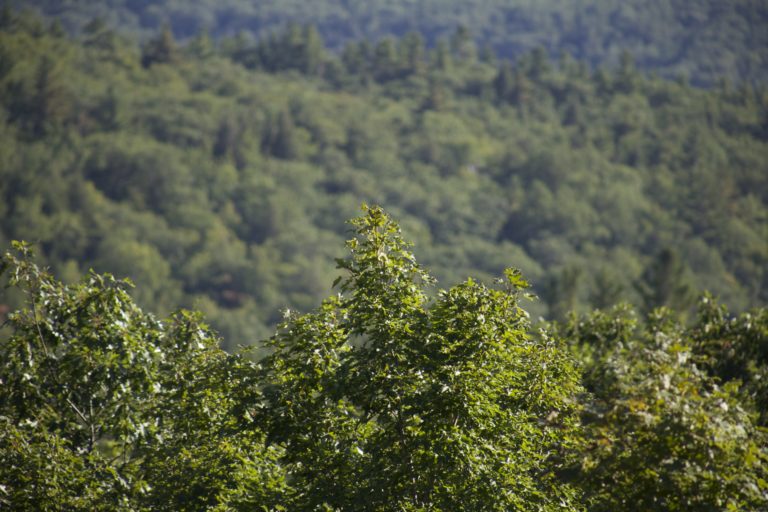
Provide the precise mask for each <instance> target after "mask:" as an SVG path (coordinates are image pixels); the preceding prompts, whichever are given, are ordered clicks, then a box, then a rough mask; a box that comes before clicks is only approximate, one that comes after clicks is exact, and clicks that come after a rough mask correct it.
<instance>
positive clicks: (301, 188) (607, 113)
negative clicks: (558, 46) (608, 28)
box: [0, 11, 768, 344]
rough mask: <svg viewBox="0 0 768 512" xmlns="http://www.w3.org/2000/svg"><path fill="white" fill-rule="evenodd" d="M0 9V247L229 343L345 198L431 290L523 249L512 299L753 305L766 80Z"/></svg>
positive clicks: (292, 276) (511, 258) (272, 299)
mask: <svg viewBox="0 0 768 512" xmlns="http://www.w3.org/2000/svg"><path fill="white" fill-rule="evenodd" d="M0 23H1V25H2V26H1V27H0V29H1V32H0V56H1V58H0V63H1V65H0V119H2V122H1V123H0V246H3V247H5V246H7V245H8V244H9V243H10V241H11V240H12V239H25V240H28V241H30V242H35V243H37V244H38V252H39V253H40V256H41V258H42V259H43V260H44V261H45V262H46V263H47V264H49V265H51V266H52V267H53V269H54V270H55V271H56V273H57V275H60V276H62V277H64V279H65V280H73V279H75V278H76V277H77V276H79V275H80V274H82V273H83V272H85V271H87V270H88V268H90V267H93V268H95V269H98V270H102V271H109V272H113V273H115V274H116V275H118V276H121V277H122V276H128V277H131V278H132V279H134V280H135V281H136V282H137V284H138V285H139V286H138V287H137V290H138V291H137V292H136V293H137V298H138V300H139V302H140V304H142V305H144V306H147V307H148V308H150V309H153V310H156V311H159V312H163V311H168V310H170V309H173V308H175V307H177V306H180V305H186V306H191V307H195V308H198V309H201V310H203V311H204V312H206V313H207V314H208V316H209V318H210V320H211V322H212V323H213V324H214V325H215V326H216V327H217V328H218V329H220V330H221V331H222V333H223V334H224V338H225V339H226V340H228V342H229V343H230V344H235V343H246V344H247V343H250V342H252V341H253V340H256V339H260V338H261V337H263V335H264V334H266V333H268V332H269V330H270V329H271V326H273V325H274V323H275V322H276V321H277V320H278V319H279V318H280V315H281V313H280V310H281V308H283V307H286V306H288V307H291V308H297V309H300V310H306V309H308V308H309V307H311V306H313V305H314V304H315V303H316V302H317V300H318V298H319V297H321V296H322V295H323V293H324V291H325V290H326V289H327V286H328V285H329V283H330V282H331V280H332V279H333V277H334V276H335V272H334V271H333V267H334V263H333V261H334V258H335V257H339V256H342V254H339V249H338V248H339V247H341V246H342V244H343V240H344V239H345V238H347V237H348V233H347V232H346V230H347V226H345V225H344V224H343V222H344V219H348V218H352V217H354V216H355V215H356V214H357V212H358V209H359V206H360V204H361V203H362V202H367V203H369V204H381V205H383V206H385V207H386V208H387V209H388V210H389V211H391V212H393V214H394V215H396V216H397V217H398V218H399V219H400V220H401V221H402V224H403V228H404V230H405V231H406V233H407V235H408V237H409V238H410V239H412V240H414V241H415V243H416V247H415V251H416V253H417V255H418V256H419V258H420V259H421V260H423V261H424V262H425V263H426V264H427V265H429V267H431V268H432V269H434V271H435V274H436V275H437V276H438V278H439V279H440V280H441V282H442V283H443V284H444V285H448V284H451V283H453V282H456V281H457V280H459V279H461V278H463V277H464V276H466V275H474V276H479V277H481V278H484V277H491V276H496V275H498V274H499V273H500V272H501V270H502V269H503V268H505V267H507V266H515V267H520V268H522V269H523V270H524V271H525V274H526V275H527V276H528V277H529V278H530V279H531V280H532V281H533V284H534V288H535V290H536V291H537V293H538V294H539V295H540V296H541V297H542V300H541V301H539V302H536V303H534V304H532V306H531V308H530V309H531V311H532V312H533V314H534V315H545V316H550V317H560V316H562V315H563V314H564V312H565V311H568V310H571V309H576V310H581V311H584V310H586V309H588V308H589V307H591V306H593V305H595V306H605V305H607V304H612V303H614V302H616V301H618V300H628V301H631V302H634V303H637V304H638V305H640V306H641V307H643V308H649V307H652V306H656V305H661V304H668V305H672V306H675V307H679V308H682V309H685V308H686V307H688V306H689V305H690V304H692V300H693V297H694V296H695V293H696V292H697V291H699V290H703V289H709V290H711V291H712V292H713V293H715V294H717V295H719V296H720V297H721V298H722V300H723V301H724V302H726V303H728V304H730V305H731V306H732V307H733V308H734V309H736V310H743V309H745V308H747V307H749V306H753V305H760V304H765V303H766V302H767V301H768V295H766V294H767V293H768V277H767V276H768V273H766V268H767V265H766V262H767V261H768V244H766V240H768V232H767V231H766V229H768V228H766V226H768V217H767V215H768V213H767V212H768V208H767V207H766V204H768V184H767V183H766V179H767V178H766V177H768V158H766V155H768V141H767V137H768V123H767V120H768V96H766V92H765V90H764V89H763V88H755V87H739V88H733V87H730V86H728V85H727V84H724V85H723V86H722V87H720V88H716V89H712V90H700V89H696V88H692V87H690V86H689V85H688V84H686V83H685V82H684V81H666V80H662V79H657V78H650V77H647V76H645V75H643V74H642V73H640V72H638V71H637V70H636V68H635V66H634V65H633V63H632V61H631V59H630V58H629V57H628V56H625V57H624V58H623V59H622V61H621V63H620V64H619V65H617V66H616V67H614V68H611V69H609V70H607V71H598V72H594V73H593V72H590V71H589V70H588V68H587V66H585V65H584V64H582V63H580V62H578V61H574V60H572V59H569V58H564V59H562V60H560V61H552V60H551V59H549V58H548V57H547V55H546V53H545V52H542V51H534V52H531V53H526V54H525V55H523V56H522V57H521V58H520V59H519V60H518V61H517V63H516V64H515V65H514V66H510V65H509V64H507V63H505V61H500V60H495V59H493V58H492V56H491V55H488V54H484V55H483V56H482V57H483V58H480V55H479V54H477V53H475V52H473V51H471V48H472V44H471V42H469V41H468V40H466V38H462V34H461V33H458V34H457V35H456V37H454V38H453V43H452V44H446V45H438V46H437V47H436V48H435V49H434V50H426V49H425V47H424V42H423V40H421V39H420V38H419V37H417V36H414V35H410V36H408V37H404V38H402V39H385V40H383V41H381V42H380V43H378V44H376V45H370V44H367V43H361V44H351V45H348V46H347V47H346V49H345V51H344V52H343V56H342V57H335V56H333V55H332V54H329V53H328V52H327V51H326V50H324V49H323V47H322V45H321V44H320V42H319V39H318V37H317V33H316V32H315V31H313V30H312V29H311V28H302V27H292V28H290V29H289V30H287V31H285V32H281V33H279V34H278V35H276V36H275V37H273V38H272V39H269V40H263V41H262V42H261V43H255V42H248V41H246V40H242V39H229V40H225V41H222V43H221V45H220V46H219V48H215V47H214V45H212V44H211V42H210V40H207V39H205V38H202V37H201V38H196V39H193V40H190V41H189V42H188V43H187V44H185V45H181V44H179V43H176V42H175V41H174V40H173V37H172V36H171V35H170V34H169V33H165V34H156V35H153V37H152V38H151V40H149V41H148V42H147V43H146V44H145V45H143V47H142V48H139V47H138V46H137V45H136V44H135V43H133V42H130V41H128V40H125V39H123V38H122V37H121V36H119V35H116V34H115V33H113V32H112V31H110V30H109V29H108V28H106V27H105V26H103V25H99V24H98V23H92V24H90V25H89V27H88V28H87V30H85V31H84V33H83V34H82V35H80V36H78V38H77V39H70V38H68V37H67V36H65V35H64V34H63V33H62V31H61V30H60V28H59V27H58V26H56V25H51V26H49V25H48V23H47V22H43V21H41V20H39V19H37V18H34V17H30V16H28V15H22V16H17V15H12V14H9V13H8V12H7V11H6V14H5V15H4V16H3V18H2V20H1V22H0ZM7 300H8V301H12V300H13V298H12V297H11V298H8V299H7Z"/></svg>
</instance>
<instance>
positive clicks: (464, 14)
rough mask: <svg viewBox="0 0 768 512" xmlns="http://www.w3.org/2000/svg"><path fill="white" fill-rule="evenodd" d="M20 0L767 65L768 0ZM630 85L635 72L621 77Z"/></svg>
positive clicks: (671, 65)
mask: <svg viewBox="0 0 768 512" xmlns="http://www.w3.org/2000/svg"><path fill="white" fill-rule="evenodd" d="M12 4H17V5H22V6H33V7H37V8H39V9H41V10H42V11H43V12H45V13H47V14H49V15H52V16H62V17H63V19H64V24H65V25H66V26H67V27H68V28H71V29H79V28H80V27H82V26H83V25H84V24H85V23H86V22H87V21H88V20H90V19H91V18H92V17H93V16H94V15H96V14H98V15H101V16H103V17H104V18H109V19H120V21H121V23H122V24H123V27H122V28H123V30H126V31H130V32H134V33H138V34H141V35H146V34H147V33H148V32H149V33H154V32H155V31H157V29H158V28H159V26H160V25H161V24H162V23H163V22H164V21H171V23H172V28H173V30H174V32H175V33H176V34H177V36H179V38H180V39H185V38H188V37H193V36H194V35H196V34H198V33H199V31H200V29H201V28H205V27H207V28H208V29H210V30H211V31H212V35H213V36H216V37H222V36H231V35H232V34H237V33H240V32H243V33H247V34H248V35H250V36H252V37H253V38H262V37H265V36H267V35H269V34H271V33H272V32H273V31H274V28H275V27H276V26H286V25H289V24H294V25H296V26H300V25H303V24H307V23H313V24H314V25H315V26H316V27H317V30H318V32H319V34H322V37H323V38H324V39H325V40H326V41H328V44H329V46H330V47H331V48H334V49H340V48H342V47H343V46H344V45H345V44H346V43H348V42H349V41H350V40H352V41H355V40H358V39H360V38H361V37H368V38H370V39H371V40H380V39H382V38H384V37H388V36H393V35H394V36H397V37H402V36H403V35H405V34H406V33H407V32H409V31H414V30H415V31H417V32H419V33H421V34H422V35H423V36H424V38H425V40H426V41H427V42H428V46H430V47H435V46H436V45H437V41H439V40H440V39H444V40H445V45H444V49H445V52H444V53H442V55H443V56H447V55H448V54H451V53H452V54H453V55H454V56H455V57H456V58H457V59H458V60H465V61H466V60H471V59H472V58H473V57H474V55H475V53H476V49H475V47H476V45H477V44H479V45H480V46H485V47H487V48H492V49H493V50H495V52H496V53H497V54H498V55H499V56H500V57H502V58H506V59H516V58H518V57H519V56H521V55H523V54H524V53H526V52H529V51H531V50H532V49H534V48H537V47H541V48H543V49H545V51H546V52H548V53H549V54H550V55H552V56H556V55H558V54H559V53H560V52H563V51H566V52H568V53H570V54H571V55H573V56H575V57H576V58H577V59H579V60H581V61H585V62H589V63H590V65H592V66H596V67H597V66H605V65H615V64H618V62H619V61H620V60H621V59H623V55H625V52H626V51H629V52H631V53H632V54H633V55H635V61H636V63H637V65H638V67H639V68H640V69H642V70H644V71H656V72H658V73H660V74H662V75H663V76H666V77H670V78H672V77H675V76H681V75H686V76H688V77H690V78H691V80H692V81H693V82H694V83H696V84H709V85H714V84H716V83H717V82H718V81H719V80H720V78H721V77H723V76H727V77H729V78H731V79H732V80H736V81H746V82H750V83H758V82H764V81H765V79H766V71H765V70H766V69H768V67H767V66H766V63H767V62H768V60H767V59H768V53H766V52H767V49H768V44H766V43H767V41H768V40H767V39H766V35H765V31H763V30H761V29H762V28H763V27H764V26H765V25H766V20H768V9H766V5H765V2H762V1H761V0H732V1H729V2H722V1H720V0H706V1H702V0H695V1H692V0H658V1H654V2H645V1H641V0H577V1H573V2H566V3H563V2H557V1H554V0H540V1H538V2H525V1H523V0H473V1H471V2H467V1H459V0H421V1H419V2H413V1H406V0H386V1H385V0H368V1H366V2H338V1H331V0H325V1H320V0H316V1H314V2H312V3H310V4H307V3H303V2H277V1H268V2H260V3H259V5H258V8H254V5H253V4H252V3H251V2H249V1H247V0H224V1H222V0H199V1H197V2H194V3H193V4H191V3H188V2H180V1H170V0H164V1H160V2H135V1H127V0H121V1H113V2H109V3H105V4H103V5H102V4H92V3H83V4H80V3H73V4H71V5H70V4H67V6H66V7H62V6H61V5H60V3H59V2H51V1H48V0H34V1H32V0H26V1H24V2H20V1H18V0H17V1H15V2H12ZM487 53H488V52H486V54H487ZM486 60H487V59H486ZM442 62H443V63H446V61H445V60H443V61H442ZM444 69H445V68H444ZM626 85H630V82H624V81H621V82H620V83H619V84H617V86H618V87H621V88H624V87H625V86H626ZM630 86H631V85H630Z"/></svg>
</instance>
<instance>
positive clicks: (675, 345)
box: [564, 308, 768, 512]
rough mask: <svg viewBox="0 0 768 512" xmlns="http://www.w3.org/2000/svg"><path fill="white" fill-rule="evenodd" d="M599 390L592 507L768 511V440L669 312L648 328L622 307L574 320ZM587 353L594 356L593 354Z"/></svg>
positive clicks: (593, 416) (591, 442) (591, 438)
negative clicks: (705, 364) (714, 375)
mask: <svg viewBox="0 0 768 512" xmlns="http://www.w3.org/2000/svg"><path fill="white" fill-rule="evenodd" d="M564 334H565V336H566V337H568V338H569V339H571V341H572V343H574V345H575V346H577V347H579V348H580V353H581V354H583V355H586V356H587V357H586V358H584V361H585V368H586V371H587V375H588V376H589V381H590V383H591V385H590V386H589V387H590V389H591V390H592V392H593V393H594V400H593V401H592V402H591V403H590V404H589V405H588V406H587V408H586V414H585V427H586V430H585V434H586V438H587V441H588V444H587V447H586V448H585V450H584V451H583V454H582V470H581V482H582V486H583V489H584V491H585V494H586V497H587V500H588V502H589V503H590V510H594V511H597V512H600V511H612V510H627V511H668V510H679V511H691V512H693V511H698V510H713V511H714V510H761V509H762V508H764V506H765V504H766V503H768V484H766V476H768V452H767V451H766V449H765V447H766V435H765V432H764V431H761V430H759V429H758V428H756V426H755V423H754V421H753V419H752V417H751V415H750V413H749V409H748V408H746V407H745V405H744V403H743V402H742V401H741V400H740V396H739V393H738V391H737V388H738V384H736V383H734V382H731V383H727V384H725V385H724V386H720V385H719V384H718V382H717V380H716V379H713V378H712V377H710V376H709V375H707V374H706V373H705V372H704V371H703V370H702V369H701V363H702V360H701V358H700V356H698V355H697V354H696V352H695V351H694V347H695V345H694V344H693V343H692V342H693V340H692V338H691V335H690V332H686V330H684V329H683V328H682V326H680V325H679V324H678V323H677V322H675V321H673V320H672V319H671V317H670V315H669V311H668V310H665V309H660V310H656V311H655V312H653V313H652V314H651V315H650V316H649V317H648V319H647V320H646V324H645V325H644V327H643V328H642V329H639V328H638V324H637V322H636V321H635V320H634V318H633V315H631V314H627V310H626V309H624V308H622V309H618V310H616V311H614V312H609V313H605V312H596V313H593V314H591V315H589V316H587V317H583V318H575V317H574V318H573V319H572V320H571V322H570V323H569V325H568V326H567V328H566V329H565V333H564ZM585 346H586V347H587V349H586V350H585Z"/></svg>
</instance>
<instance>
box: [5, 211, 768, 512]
mask: <svg viewBox="0 0 768 512" xmlns="http://www.w3.org/2000/svg"><path fill="white" fill-rule="evenodd" d="M353 226H354V228H355V238H353V239H352V240H350V241H348V242H347V247H348V248H349V250H350V255H349V257H347V258H344V259H340V260H339V261H338V266H339V268H341V269H342V270H343V271H344V274H343V275H342V276H340V277H339V279H338V283H337V284H339V293H338V294H337V295H336V296H332V297H330V298H328V299H326V300H325V301H324V302H323V303H322V305H321V306H320V307H318V308H316V309H315V310H314V311H312V312H310V313H308V314H296V313H292V312H290V311H287V312H286V314H285V321H284V322H283V324H282V325H281V326H280V329H279V330H278V332H277V333H276V334H275V335H274V336H273V337H272V338H271V339H270V340H269V341H268V344H269V346H270V347H271V348H272V352H271V354H270V355H268V356H267V357H266V358H264V359H262V360H261V361H259V362H252V361H251V360H249V359H248V358H246V357H244V356H243V354H236V355H232V354H227V353H226V352H223V351H222V350H221V349H219V348H217V346H216V345H217V343H218V340H217V339H216V338H215V336H213V335H212V334H211V332H210V331H208V330H207V328H206V327H205V325H204V324H202V323H201V321H200V318H199V316H198V315H196V314H194V313H190V312H186V311H181V312H177V313H176V314H174V315H173V316H171V317H170V318H168V319H167V320H164V321H158V320H157V319H155V318H154V317H153V316H152V315H148V314H146V313H143V312H142V311H141V310H140V309H139V308H138V307H137V306H136V305H135V304H134V303H133V301H132V300H131V299H130V297H129V296H128V294H127V293H126V291H125V288H126V287H127V286H128V283H126V282H119V281H116V280H115V279H114V278H112V277H111V276H109V275H99V274H91V275H89V276H86V277H85V278H84V279H83V280H82V281H81V282H80V283H78V284H75V285H64V284H62V283H60V282H59V281H57V280H55V279H54V278H53V277H52V276H50V275H49V274H48V273H46V272H45V271H43V270H41V269H39V268H38V267H37V266H36V265H35V264H34V263H33V262H32V261H31V260H30V258H29V252H28V248H27V247H26V246H25V245H23V244H16V249H17V253H18V254H17V255H14V254H10V253H8V254H6V255H5V256H4V259H3V265H2V269H1V270H2V272H3V273H4V274H5V275H6V276H7V278H8V279H9V284H10V285H11V286H12V287H14V289H19V290H21V291H22V292H24V293H25V294H26V301H25V305H24V307H23V309H21V310H19V311H16V312H14V313H12V314H10V315H9V318H8V322H7V325H6V329H5V330H4V331H3V333H2V337H0V363H1V364H0V383H2V386H0V504H2V505H3V506H10V507H11V508H12V509H13V510H36V511H37V510H61V509H62V508H66V509H67V510H189V511H193V510H195V511H197V510H218V511H225V510H226V511H229V510H233V511H234V510H298V511H303V510H306V511H310V510H337V511H367V510H370V511H374V510H375V511H402V510H414V511H415V510H422V511H423V510H434V511H440V510H443V511H451V510H467V511H486V510H498V511H508V510H519V511H527V510H541V511H548V510H585V509H588V510H597V511H601V510H617V509H621V510H638V511H641V510H642V511H648V510H658V511H668V510H679V511H698V510H713V511H726V510H761V509H762V508H764V507H765V505H766V504H768V480H767V479H768V451H767V450H766V446H767V444H766V441H767V440H768V439H767V438H766V437H767V436H766V431H765V429H761V428H760V427H758V426H757V423H756V419H757V418H758V415H759V414H763V417H765V413H766V409H765V403H764V402H763V403H759V402H756V401H754V400H753V399H752V398H753V396H752V391H751V389H750V388H749V386H744V387H740V386H739V383H738V382H737V381H730V382H727V383H725V384H724V385H722V386H721V385H720V381H719V380H718V379H716V378H715V377H714V376H713V375H714V373H717V372H719V371H721V370H720V368H721V365H720V364H719V363H723V365H725V366H728V365H729V364H732V363H734V362H735V361H734V358H733V355H732V354H730V353H729V352H728V349H727V348H726V347H725V345H724V344H721V345H720V346H719V347H718V344H717V343H713V341H715V340H722V341H724V340H726V339H728V340H736V339H737V338H738V339H739V340H740V341H739V342H738V343H739V344H740V346H741V347H743V348H745V349H748V350H751V351H753V352H755V353H760V354H762V356H761V357H760V358H757V359H754V360H753V361H752V363H753V367H752V371H753V373H752V376H753V377H754V380H755V381H759V380H761V379H765V377H766V376H768V358H766V357H765V354H766V352H765V349H766V347H768V322H767V321H766V320H768V316H766V315H765V310H762V311H756V312H755V313H751V314H748V315H747V314H745V315H742V316H741V317H738V318H733V319H729V318H727V315H725V312H724V310H723V309H722V308H721V307H719V306H717V305H716V304H712V302H711V299H709V298H707V299H706V300H705V303H704V305H703V307H702V308H701V314H700V318H699V319H698V320H697V321H696V322H695V323H694V325H693V327H689V328H686V327H684V326H683V325H681V324H680V323H678V322H676V321H674V320H673V319H672V317H671V316H670V315H669V311H668V310H666V309H665V308H661V309H659V310H656V311H655V312H654V313H652V314H651V315H650V316H649V317H648V318H647V320H646V321H645V322H644V323H642V324H638V322H637V320H636V319H635V317H634V314H633V312H632V311H631V310H629V309H626V308H618V309H615V310H612V311H602V312H600V311H598V312H595V313H592V314H591V315H587V316H583V317H576V316H573V317H572V318H571V319H570V321H569V322H567V323H565V324H563V325H561V326H559V327H558V326H554V327H552V328H548V329H540V330H539V331H537V332H536V331H533V330H532V329H531V326H530V323H529V320H528V314H527V313H526V312H525V311H524V310H523V309H522V308H521V307H520V300H521V299H522V298H523V297H524V295H525V289H526V288H527V286H528V285H527V283H526V282H525V280H524V279H523V278H522V276H521V274H520V273H519V272H518V271H516V270H508V271H507V272H506V273H505V278H504V279H500V280H498V281H497V283H496V285H494V286H493V287H489V286H486V285H483V284H480V283H477V282H475V281H473V280H471V279H468V280H466V281H465V282H463V283H462V284H459V285H456V286H454V287H452V288H450V289H448V290H441V291H440V292H438V293H437V295H436V296H434V297H433V298H431V299H430V298H429V297H428V296H427V294H426V293H425V290H426V287H427V286H429V285H431V283H432V282H433V279H432V278H431V277H430V276H429V274H427V273H426V272H425V271H424V270H422V269H421V267H420V266H419V265H418V264H417V263H416V261H415V258H414V256H413V254H412V253H411V252H410V251H409V245H408V243H407V242H405V241H404V240H403V239H402V238H401V235H400V229H399V227H398V226H397V225H396V224H395V223H394V222H392V221H391V220H390V219H389V218H388V217H387V216H386V215H385V214H384V212H383V211H382V210H381V209H379V208H370V209H366V211H365V213H364V215H363V216H362V217H360V218H358V219H356V220H354V221H353ZM718 312H719V313H720V314H718ZM702 333H712V335H711V336H707V335H704V336H702ZM715 333H717V334H715ZM729 333H734V334H733V335H731V334H729ZM736 333H738V334H736ZM574 356H575V357H574ZM577 358H578V359H580V360H581V361H582V364H583V367H584V370H585V374H584V379H583V382H584V385H585V386H586V389H585V388H583V387H582V386H581V384H580V372H579V370H578V366H577ZM699 363H706V364H704V365H703V366H699ZM709 371H711V372H713V373H708V372H709Z"/></svg>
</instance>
